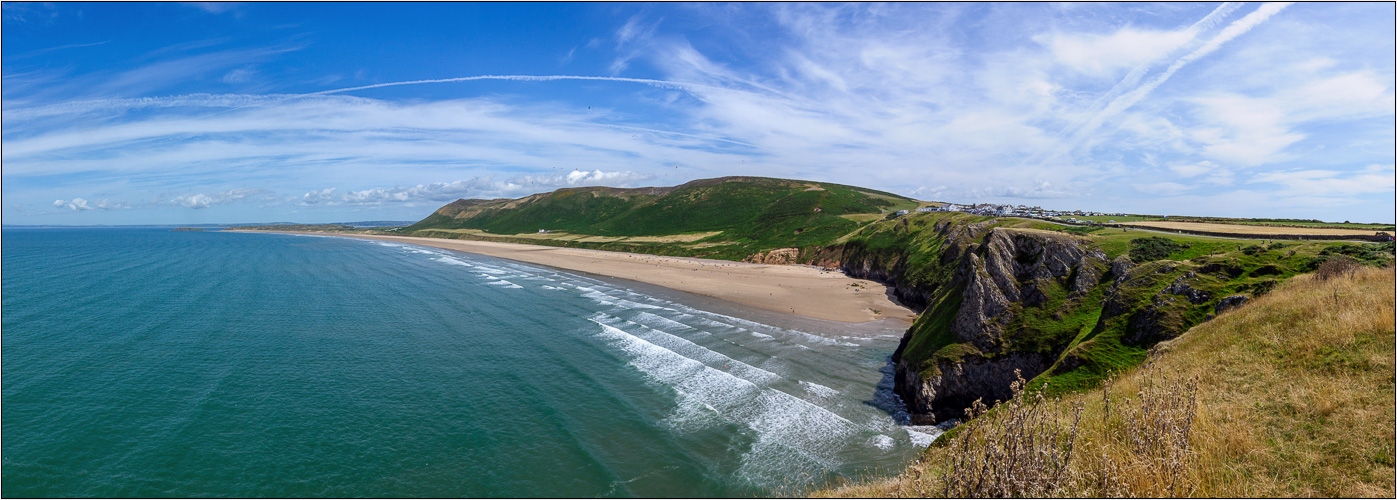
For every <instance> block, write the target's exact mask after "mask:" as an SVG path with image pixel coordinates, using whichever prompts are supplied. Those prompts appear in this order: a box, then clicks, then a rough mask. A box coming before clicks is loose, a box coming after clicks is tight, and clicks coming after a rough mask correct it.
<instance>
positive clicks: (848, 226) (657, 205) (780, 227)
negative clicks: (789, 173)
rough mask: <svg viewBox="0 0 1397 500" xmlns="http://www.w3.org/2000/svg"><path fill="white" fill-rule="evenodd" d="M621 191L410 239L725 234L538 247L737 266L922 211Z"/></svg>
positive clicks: (883, 198)
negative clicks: (455, 234) (461, 234)
mask: <svg viewBox="0 0 1397 500" xmlns="http://www.w3.org/2000/svg"><path fill="white" fill-rule="evenodd" d="M614 191H615V190H609V189H606V188H585V189H567V190H559V191H556V192H554V193H550V194H546V195H538V196H535V197H532V198H533V199H531V200H528V201H525V202H521V203H518V204H517V206H516V207H513V208H509V209H504V208H492V209H486V210H484V211H482V212H480V213H478V214H475V215H473V216H470V217H464V218H457V217H452V216H449V215H446V214H444V211H445V210H446V209H447V208H450V207H451V206H450V205H448V207H445V208H444V209H443V210H439V211H438V212H437V213H435V214H433V215H432V216H430V217H428V218H426V219H423V220H422V221H421V222H418V223H417V224H413V225H412V226H409V227H407V228H405V229H404V230H403V231H401V232H403V233H419V234H422V235H432V236H448V237H450V234H449V233H441V232H437V233H432V232H431V230H432V229H480V230H484V231H486V232H487V233H492V234H496V235H502V236H508V235H514V234H520V233H535V232H536V231H538V230H539V229H548V230H550V231H566V232H568V233H571V234H588V235H601V236H658V235H676V234H686V233H698V232H712V231H721V233H720V234H717V235H714V236H711V237H708V238H704V239H702V240H699V241H697V242H693V243H691V244H684V245H663V244H655V245H643V244H634V243H586V242H582V243H579V242H562V241H558V242H553V241H546V240H543V241H540V240H531V241H530V242H531V243H535V244H555V245H568V246H587V247H590V248H599V249H607V250H626V251H640V252H647V253H661V254H667V255H692V256H702V257H710V258H721V259H734V260H737V259H741V258H743V257H746V256H747V255H750V254H752V253H755V252H759V251H765V250H771V249H774V248H782V247H809V246H818V245H825V244H828V243H830V242H832V241H834V240H836V239H837V238H839V237H841V236H843V235H845V234H848V233H850V232H852V231H854V230H856V229H858V228H859V226H860V223H859V222H856V221H855V220H851V219H850V218H847V217H842V216H846V215H855V214H869V215H874V216H881V215H879V214H882V213H883V212H886V211H892V210H898V209H905V208H911V207H915V206H916V202H915V201H913V200H910V199H907V198H902V197H899V196H896V195H893V194H890V193H883V192H878V191H872V190H866V189H862V188H854V187H850V186H843V185H839V184H829V183H817V182H805V181H790V180H782V179H769V178H758V177H742V178H723V179H708V180H702V181H694V182H690V183H688V184H684V185H681V186H678V187H675V188H673V189H672V190H667V191H666V192H663V193H660V194H645V193H641V194H630V193H625V194H626V195H625V196H618V195H616V193H615V192H614ZM497 205H503V203H502V202H501V203H498V204H497ZM816 208H819V209H820V211H818V212H817V211H816V210H815V209H816Z"/></svg>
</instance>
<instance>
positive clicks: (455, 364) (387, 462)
mask: <svg viewBox="0 0 1397 500" xmlns="http://www.w3.org/2000/svg"><path fill="white" fill-rule="evenodd" d="M0 241H3V254H0V256H2V257H3V258H2V259H0V264H2V265H3V270H0V271H2V272H0V278H2V279H3V290H0V295H2V296H3V309H0V318H3V330H2V331H0V333H2V334H3V349H2V350H0V353H3V365H0V366H2V367H3V368H2V369H3V374H0V376H2V377H3V401H2V402H0V411H3V415H2V416H0V420H2V421H3V433H0V439H2V440H3V442H0V455H3V463H2V464H0V477H2V478H3V481H2V482H0V490H2V491H0V494H3V495H4V496H6V497H53V496H58V497H74V496H76V497H93V496H95V497H162V496H177V497H194V496H215V497H324V496H329V497H462V496H465V497H487V496H492V497H493V496H506V497H520V496H522V497H538V496H544V497H625V496H642V497H672V496H681V497H693V496H722V497H731V496H758V495H768V494H781V493H792V492H797V491H799V489H800V488H802V487H805V486H808V485H812V484H827V482H829V481H837V480H839V478H849V477H861V476H867V475H875V474H886V473H889V472H892V471H897V470H900V469H901V468H902V467H903V466H905V464H906V463H907V461H909V460H911V459H912V458H913V457H914V456H915V455H916V454H917V453H918V451H919V450H920V446H925V444H926V443H927V442H928V441H929V440H930V439H931V434H930V433H931V431H930V430H929V429H917V428H908V427H902V426H899V425H897V424H896V421H895V420H896V417H895V415H897V406H896V401H895V398H893V397H892V396H891V393H890V391H889V390H888V385H889V383H888V382H889V381H888V377H887V373H888V372H887V368H886V363H887V357H888V356H889V355H890V354H891V353H892V351H893V349H894V348H895V347H896V345H897V341H898V338H899V337H900V335H901V332H900V331H897V330H893V329H890V328H882V329H878V328H864V329H862V330H859V331H854V330H857V329H854V328H850V327H848V326H847V325H840V324H837V323H823V322H814V321H803V322H801V321H795V320H791V321H783V320H782V319H781V317H780V316H779V315H770V314H767V315H763V314H761V313H759V312H756V311H750V312H748V311H741V310H737V309H725V308H724V307H723V306H721V305H715V304H716V302H714V301H711V300H709V301H704V300H700V299H698V298H695V297H691V296H684V295H682V294H679V293H678V292H669V291H665V290H656V289H647V288H645V287H644V286H643V285H637V284H634V283H623V282H616V281H611V280H601V279H598V278H595V277H590V276H586V275H583V274H580V273H571V272H563V271H558V270H553V269H548V268H544V267H539V266H532V265H525V264H519V263H514V262H511V261H506V260H499V259H494V258H489V257H483V256H475V255H469V254H461V253H455V252H450V251H445V250H437V249H429V248H423V247H415V246H407V245H400V244H388V243H380V242H371V241H363V240H354V239H346V238H332V237H314V236H294V235H278V234H248V233H228V232H175V231H171V230H170V229H168V228H153V229H152V228H140V229H135V228H62V229H57V228H6V229H4V231H3V239H2V240H0ZM919 445H920V446H919Z"/></svg>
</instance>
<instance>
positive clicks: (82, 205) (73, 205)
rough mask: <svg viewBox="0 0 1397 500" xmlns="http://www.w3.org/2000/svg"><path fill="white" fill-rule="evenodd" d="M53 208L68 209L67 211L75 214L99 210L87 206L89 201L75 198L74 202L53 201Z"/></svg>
mask: <svg viewBox="0 0 1397 500" xmlns="http://www.w3.org/2000/svg"><path fill="white" fill-rule="evenodd" d="M53 206H55V207H60V208H62V207H66V208H67V209H69V210H72V211H75V212H77V211H84V210H94V209H96V208H97V207H93V206H89V205H88V204H87V200H84V199H82V198H73V201H63V200H53Z"/></svg>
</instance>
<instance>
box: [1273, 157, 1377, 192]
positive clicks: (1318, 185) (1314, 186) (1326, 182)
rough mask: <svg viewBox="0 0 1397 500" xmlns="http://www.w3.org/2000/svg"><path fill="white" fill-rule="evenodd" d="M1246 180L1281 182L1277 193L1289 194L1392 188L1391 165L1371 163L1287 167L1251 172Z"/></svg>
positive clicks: (1372, 190)
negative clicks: (1350, 168) (1353, 167)
mask: <svg viewBox="0 0 1397 500" xmlns="http://www.w3.org/2000/svg"><path fill="white" fill-rule="evenodd" d="M1247 183H1248V184H1258V183H1269V184H1276V185H1279V186H1281V190H1280V193H1281V194H1283V195H1291V196H1300V195H1304V196H1357V195H1363V194H1378V193H1387V194H1391V193H1392V192H1393V187H1394V182H1393V167H1392V166H1391V165H1386V166H1382V165H1370V166H1368V167H1367V168H1364V169H1363V170H1361V171H1358V172H1343V171H1336V170H1322V169H1310V170H1290V171H1281V172H1269V173H1264V174H1258V175H1255V176H1252V178H1251V179H1249V180H1248V181H1247Z"/></svg>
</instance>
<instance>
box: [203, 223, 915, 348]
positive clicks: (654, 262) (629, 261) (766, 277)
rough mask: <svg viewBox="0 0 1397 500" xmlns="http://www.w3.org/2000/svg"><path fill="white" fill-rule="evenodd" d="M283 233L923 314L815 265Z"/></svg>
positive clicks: (887, 317) (859, 316)
mask: <svg viewBox="0 0 1397 500" xmlns="http://www.w3.org/2000/svg"><path fill="white" fill-rule="evenodd" d="M230 232H272V231H236V230H234V231H230ZM275 232H276V233H283V234H313V235H321V236H340V237H346V238H357V239H366V240H378V241H391V242H397V243H407V244H413V245H422V246H429V247H433V248H440V249H444V250H455V251H459V252H465V253H472V254H479V255H487V256H490V257H496V258H501V259H508V260H513V261H518V262H526V263H530V264H539V265H544V266H548V267H553V268H558V269H564V270H568V271H579V272H584V273H588V274H593V275H597V276H602V277H608V278H617V279H622V280H627V281H633V282H638V283H644V284H647V285H654V286H657V287H661V288H666V289H671V290H676V291H679V292H685V293H688V294H693V295H697V296H702V297H709V298H713V299H719V300H721V301H727V302H732V303H734V304H736V305H739V306H745V307H750V308H755V309H760V310H764V311H769V312H774V313H781V314H788V315H794V316H800V317H805V318H811V319H815V320H823V321H835V322H840V323H852V324H863V323H873V322H876V324H877V329H883V328H897V329H906V328H907V327H908V326H910V325H911V323H912V320H913V319H915V313H913V312H912V311H911V310H910V309H908V308H906V307H904V306H902V305H901V304H898V303H897V302H895V301H893V300H892V299H891V298H890V297H889V294H888V293H887V287H885V286H884V285H883V284H881V283H878V282H875V281H871V280H866V279H855V278H850V277H848V276H845V275H844V274H843V273H841V272H837V271H826V270H823V269H820V268H817V267H813V266H793V265H770V264H751V263H745V262H731V261H723V260H711V259H699V258H692V257H666V256H656V255H649V254H639V253H630V252H610V251H605V250H591V249H582V248H568V247H552V246H542V245H524V244H517V243H498V242H489V241H471V240H447V239H440V238H422V237H414V236H381V235H361V234H336V233H314V232H289V231H287V232H282V231H275ZM868 326H873V325H868Z"/></svg>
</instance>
